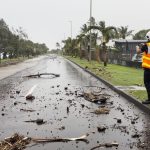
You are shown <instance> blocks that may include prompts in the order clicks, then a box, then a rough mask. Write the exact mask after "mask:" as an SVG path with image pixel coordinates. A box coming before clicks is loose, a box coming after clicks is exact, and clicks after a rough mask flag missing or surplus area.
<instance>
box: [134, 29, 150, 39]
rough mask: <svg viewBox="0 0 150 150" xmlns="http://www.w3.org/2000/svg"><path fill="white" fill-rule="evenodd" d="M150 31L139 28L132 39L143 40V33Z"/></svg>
mask: <svg viewBox="0 0 150 150" xmlns="http://www.w3.org/2000/svg"><path fill="white" fill-rule="evenodd" d="M148 31H150V29H147V30H140V31H139V32H137V33H136V34H135V35H134V36H133V39H134V40H145V35H146V33H147V32H148Z"/></svg>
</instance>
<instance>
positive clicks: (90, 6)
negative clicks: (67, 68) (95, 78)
mask: <svg viewBox="0 0 150 150" xmlns="http://www.w3.org/2000/svg"><path fill="white" fill-rule="evenodd" d="M91 18H92V0H90V27H91V26H92V22H91V21H92V19H91ZM91 45H92V35H91V30H90V49H89V61H91Z"/></svg>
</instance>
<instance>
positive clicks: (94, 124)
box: [0, 58, 150, 150]
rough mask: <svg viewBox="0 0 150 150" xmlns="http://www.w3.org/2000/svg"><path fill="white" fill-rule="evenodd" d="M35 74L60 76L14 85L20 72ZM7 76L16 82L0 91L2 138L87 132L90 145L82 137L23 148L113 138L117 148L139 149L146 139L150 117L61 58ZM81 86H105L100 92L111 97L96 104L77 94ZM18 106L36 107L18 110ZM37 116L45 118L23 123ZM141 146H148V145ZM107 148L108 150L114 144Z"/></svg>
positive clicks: (77, 145)
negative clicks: (29, 95) (0, 96)
mask: <svg viewBox="0 0 150 150" xmlns="http://www.w3.org/2000/svg"><path fill="white" fill-rule="evenodd" d="M43 66H44V67H43ZM38 72H51V73H56V74H60V77H58V78H53V79H49V78H48V79H45V78H34V79H25V78H21V79H22V80H21V82H20V83H19V84H15V83H16V80H17V78H18V76H19V75H21V74H26V75H29V74H34V73H38ZM11 78H14V79H15V80H14V84H11V85H12V86H11V89H12V90H11V92H10V89H9V88H8V89H7V88H6V89H5V92H4V91H2V90H1V94H3V96H4V99H1V100H0V110H1V114H4V115H1V116H0V119H1V122H3V124H0V139H1V140H2V139H4V138H5V137H8V136H11V135H12V134H14V133H20V134H22V135H24V136H28V137H34V138H46V137H47V138H54V137H56V138H71V137H79V136H82V135H85V134H86V135H88V137H87V140H88V141H89V143H85V142H82V141H78V142H75V141H71V142H67V143H61V142H60V143H45V144H38V145H35V146H31V147H27V148H26V150H41V149H45V150H49V149H53V150H58V149H59V150H75V149H79V150H87V149H88V150H90V149H91V148H93V147H95V146H97V145H99V144H104V143H112V142H117V143H118V144H119V146H118V148H117V149H119V150H122V149H125V150H128V149H131V148H132V149H134V150H138V149H141V148H140V147H139V146H141V145H142V143H147V142H149V141H148V139H149V135H150V134H149V132H148V130H149V129H148V127H149V121H150V118H149V116H148V115H146V114H144V113H143V112H142V111H140V110H139V109H137V108H136V107H135V106H134V105H133V104H130V103H129V102H128V101H127V100H125V99H124V98H122V97H121V96H120V95H118V94H116V93H114V92H113V91H112V90H110V89H109V88H107V87H106V86H105V85H103V84H102V83H101V82H99V81H98V80H96V79H95V78H93V77H91V76H90V75H89V74H87V73H85V72H84V71H82V70H80V69H79V68H78V67H74V65H72V64H70V63H69V62H68V61H65V60H64V59H62V58H58V59H54V60H53V59H45V60H43V61H41V62H39V65H38V66H36V67H35V68H34V69H33V68H32V69H28V70H27V71H26V70H24V71H23V72H20V73H18V74H16V75H14V76H12V77H11ZM7 80H8V79H5V80H4V81H3V83H7ZM12 82H13V81H12ZM36 84H38V86H37V87H36V88H35V89H34V90H33V92H32V94H33V95H34V96H35V99H34V100H33V101H26V99H25V95H26V93H27V92H28V90H29V89H30V88H31V87H33V86H34V85H36ZM85 86H98V87H104V89H103V92H104V93H106V94H108V95H110V98H109V99H108V100H107V102H108V103H107V104H96V103H91V102H90V101H87V100H85V99H84V97H78V96H77V91H83V87H85ZM7 91H8V92H7ZM16 91H19V92H18V93H16ZM10 95H12V96H14V97H10ZM110 102H113V103H110ZM103 105H105V106H106V107H108V108H109V109H110V111H109V113H108V114H95V113H92V112H94V111H95V110H97V109H99V108H103V107H104V106H103ZM21 109H25V110H35V111H33V112H30V111H21ZM36 119H43V121H44V122H45V123H44V124H41V125H38V124H37V123H36V122H25V121H29V120H36ZM102 126H105V127H106V129H105V130H104V131H103V132H101V131H100V129H101V128H100V127H102ZM143 146H146V148H148V145H147V144H146V145H143ZM107 149H108V150H109V149H111V150H112V149H116V147H111V148H107Z"/></svg>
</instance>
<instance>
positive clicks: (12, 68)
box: [0, 56, 46, 80]
mask: <svg viewBox="0 0 150 150" xmlns="http://www.w3.org/2000/svg"><path fill="white" fill-rule="evenodd" d="M44 57H46V56H39V57H36V58H33V59H28V60H26V61H24V62H21V63H18V64H15V65H9V66H6V67H0V80H2V79H4V78H6V77H8V76H11V75H13V74H15V73H17V72H19V71H21V70H24V69H27V68H30V67H33V66H35V65H36V64H37V63H38V60H41V59H43V58H44Z"/></svg>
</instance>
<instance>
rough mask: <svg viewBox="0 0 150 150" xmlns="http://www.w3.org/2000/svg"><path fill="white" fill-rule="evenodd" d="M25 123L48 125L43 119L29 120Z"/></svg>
mask: <svg viewBox="0 0 150 150" xmlns="http://www.w3.org/2000/svg"><path fill="white" fill-rule="evenodd" d="M24 122H34V123H36V124H37V125H42V124H45V123H46V121H44V120H43V119H36V120H27V121H24Z"/></svg>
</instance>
